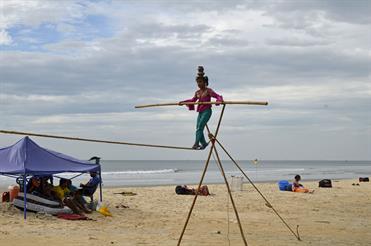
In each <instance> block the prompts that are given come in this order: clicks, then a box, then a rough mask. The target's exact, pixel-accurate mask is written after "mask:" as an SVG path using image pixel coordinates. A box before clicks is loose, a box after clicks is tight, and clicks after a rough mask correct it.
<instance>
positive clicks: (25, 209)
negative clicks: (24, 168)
mask: <svg viewBox="0 0 371 246" xmlns="http://www.w3.org/2000/svg"><path fill="white" fill-rule="evenodd" d="M26 194H27V182H26V174H24V175H23V202H24V205H23V218H24V219H25V220H26V218H27V195H26Z"/></svg>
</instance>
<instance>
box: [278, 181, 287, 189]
mask: <svg viewBox="0 0 371 246" xmlns="http://www.w3.org/2000/svg"><path fill="white" fill-rule="evenodd" d="M289 184H290V183H289V181H287V180H280V181H279V182H278V188H279V189H280V190H281V191H287V187H288V186H289Z"/></svg>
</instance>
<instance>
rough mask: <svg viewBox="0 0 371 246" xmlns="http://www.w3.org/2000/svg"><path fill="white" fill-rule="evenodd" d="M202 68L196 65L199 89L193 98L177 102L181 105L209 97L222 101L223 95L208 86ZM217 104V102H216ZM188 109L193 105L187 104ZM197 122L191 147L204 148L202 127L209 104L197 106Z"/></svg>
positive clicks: (205, 143) (207, 115)
mask: <svg viewBox="0 0 371 246" xmlns="http://www.w3.org/2000/svg"><path fill="white" fill-rule="evenodd" d="M204 75H205V73H204V68H203V67H202V66H199V67H198V74H197V77H196V82H197V86H198V88H200V89H199V90H197V91H196V93H195V95H194V97H193V98H191V99H188V100H185V101H181V102H179V105H183V103H185V102H196V101H199V102H210V101H211V97H213V98H216V101H217V102H220V103H221V102H223V97H222V96H221V95H218V94H217V93H215V92H214V91H213V90H212V89H211V88H208V87H207V86H208V85H209V79H208V77H207V76H204ZM217 105H218V104H217ZM187 107H188V109H189V110H194V109H195V107H194V105H187ZM197 112H198V117H197V124H196V141H195V144H194V145H193V146H192V148H193V149H205V148H206V147H207V142H206V140H205V136H204V129H205V126H206V124H207V122H208V121H209V119H210V117H211V113H212V111H211V104H200V105H198V106H197Z"/></svg>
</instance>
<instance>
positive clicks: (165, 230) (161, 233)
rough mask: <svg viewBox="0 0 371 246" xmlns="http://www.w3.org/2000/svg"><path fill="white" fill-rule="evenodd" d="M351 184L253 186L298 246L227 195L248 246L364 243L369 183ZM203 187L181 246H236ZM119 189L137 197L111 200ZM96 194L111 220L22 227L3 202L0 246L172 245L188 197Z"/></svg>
mask: <svg viewBox="0 0 371 246" xmlns="http://www.w3.org/2000/svg"><path fill="white" fill-rule="evenodd" d="M352 183H358V182H357V180H338V181H336V180H335V181H333V186H334V187H333V188H329V189H326V188H318V187H317V186H318V183H317V182H303V184H304V185H305V186H306V187H308V188H314V189H315V192H314V194H301V193H293V192H282V191H279V190H278V188H277V184H275V183H261V184H258V185H257V186H258V187H259V189H261V191H262V192H263V193H264V194H265V195H266V197H267V198H268V200H270V201H271V203H272V205H273V206H274V208H275V209H276V210H277V211H279V213H280V214H281V215H282V216H283V217H284V218H285V219H286V220H287V222H288V223H289V224H290V226H292V228H294V230H296V225H299V233H300V236H301V238H302V241H301V242H298V241H297V239H296V238H295V237H294V236H293V235H292V234H291V233H290V232H289V231H288V230H287V228H286V227H285V226H284V225H283V224H282V223H281V221H280V220H279V218H278V217H277V216H276V215H275V214H274V213H273V211H272V210H271V209H270V208H268V207H266V206H265V204H264V201H263V200H262V199H261V197H260V196H259V195H258V193H257V192H256V191H255V190H254V189H253V187H252V186H251V185H249V184H247V183H245V184H244V186H243V191H240V192H233V196H234V198H235V202H236V206H237V208H238V211H239V215H240V218H241V221H242V224H243V229H244V232H245V236H246V239H247V242H248V244H249V245H370V242H371V196H370V194H371V183H360V186H353V185H352ZM209 188H210V191H211V192H212V193H213V195H212V196H208V197H199V198H198V200H197V203H196V206H195V209H194V213H193V215H192V217H191V220H190V223H189V225H188V228H187V231H186V233H185V235H184V238H183V241H182V245H243V242H242V240H241V235H240V232H239V228H238V225H237V222H236V219H235V215H234V212H233V209H232V205H231V203H230V202H228V194H227V191H226V187H225V185H220V184H218V185H210V186H209ZM122 191H132V192H135V193H137V195H135V196H123V195H120V194H114V193H118V192H122ZM103 196H104V200H105V201H106V202H108V203H109V209H110V211H111V212H112V214H113V217H104V216H103V215H101V214H99V213H98V212H94V213H93V214H90V215H88V216H89V217H90V218H92V219H93V220H90V221H67V220H62V219H58V218H56V217H53V216H46V215H39V214H35V213H28V218H27V221H24V220H23V214H22V212H21V211H20V210H18V209H16V208H14V207H12V206H10V205H9V204H8V203H2V204H1V215H0V224H1V228H0V239H1V245H9V246H10V245H55V246H59V245H176V243H177V240H178V237H179V235H180V232H181V230H182V227H183V225H184V222H185V219H186V215H187V213H188V211H189V208H190V206H191V203H192V199H193V196H180V195H176V194H175V192H174V186H159V187H137V188H136V187H130V188H105V189H104V192H103ZM124 206H128V207H129V208H125V207H124ZM228 217H229V223H228ZM228 227H229V228H228ZM228 231H229V232H228Z"/></svg>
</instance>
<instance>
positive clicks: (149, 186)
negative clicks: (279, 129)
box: [0, 177, 371, 192]
mask: <svg viewBox="0 0 371 246" xmlns="http://www.w3.org/2000/svg"><path fill="white" fill-rule="evenodd" d="M227 178H229V179H228V182H229V184H230V177H227ZM370 178H371V177H370ZM323 179H326V178H323ZM358 179H359V177H358V178H354V179H351V178H337V179H330V180H331V181H332V182H334V183H336V182H340V181H347V180H348V181H349V180H355V181H354V182H358ZM279 181H280V180H267V181H261V180H258V181H253V182H254V184H277V183H278V182H279ZM288 181H289V182H292V181H293V179H292V180H288ZM319 181H320V179H305V180H304V181H303V180H302V181H301V183H308V182H310V183H313V182H317V183H318V182H319ZM15 184H16V183H15V182H14V184H13V185H15ZM198 184H199V183H192V182H191V183H188V184H183V183H179V184H153V185H147V184H145V185H103V186H102V190H104V189H105V188H107V189H115V188H126V187H128V188H152V187H169V186H171V187H173V186H174V187H175V186H177V185H188V186H197V185H198ZM224 184H225V183H224V182H217V183H205V182H203V183H202V185H224ZM243 184H244V185H249V184H250V182H249V181H248V180H247V179H246V178H245V177H244V181H243ZM8 186H9V185H8ZM8 186H6V185H2V184H0V192H4V191H7V190H8ZM317 188H318V187H317ZM98 190H99V188H98Z"/></svg>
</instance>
